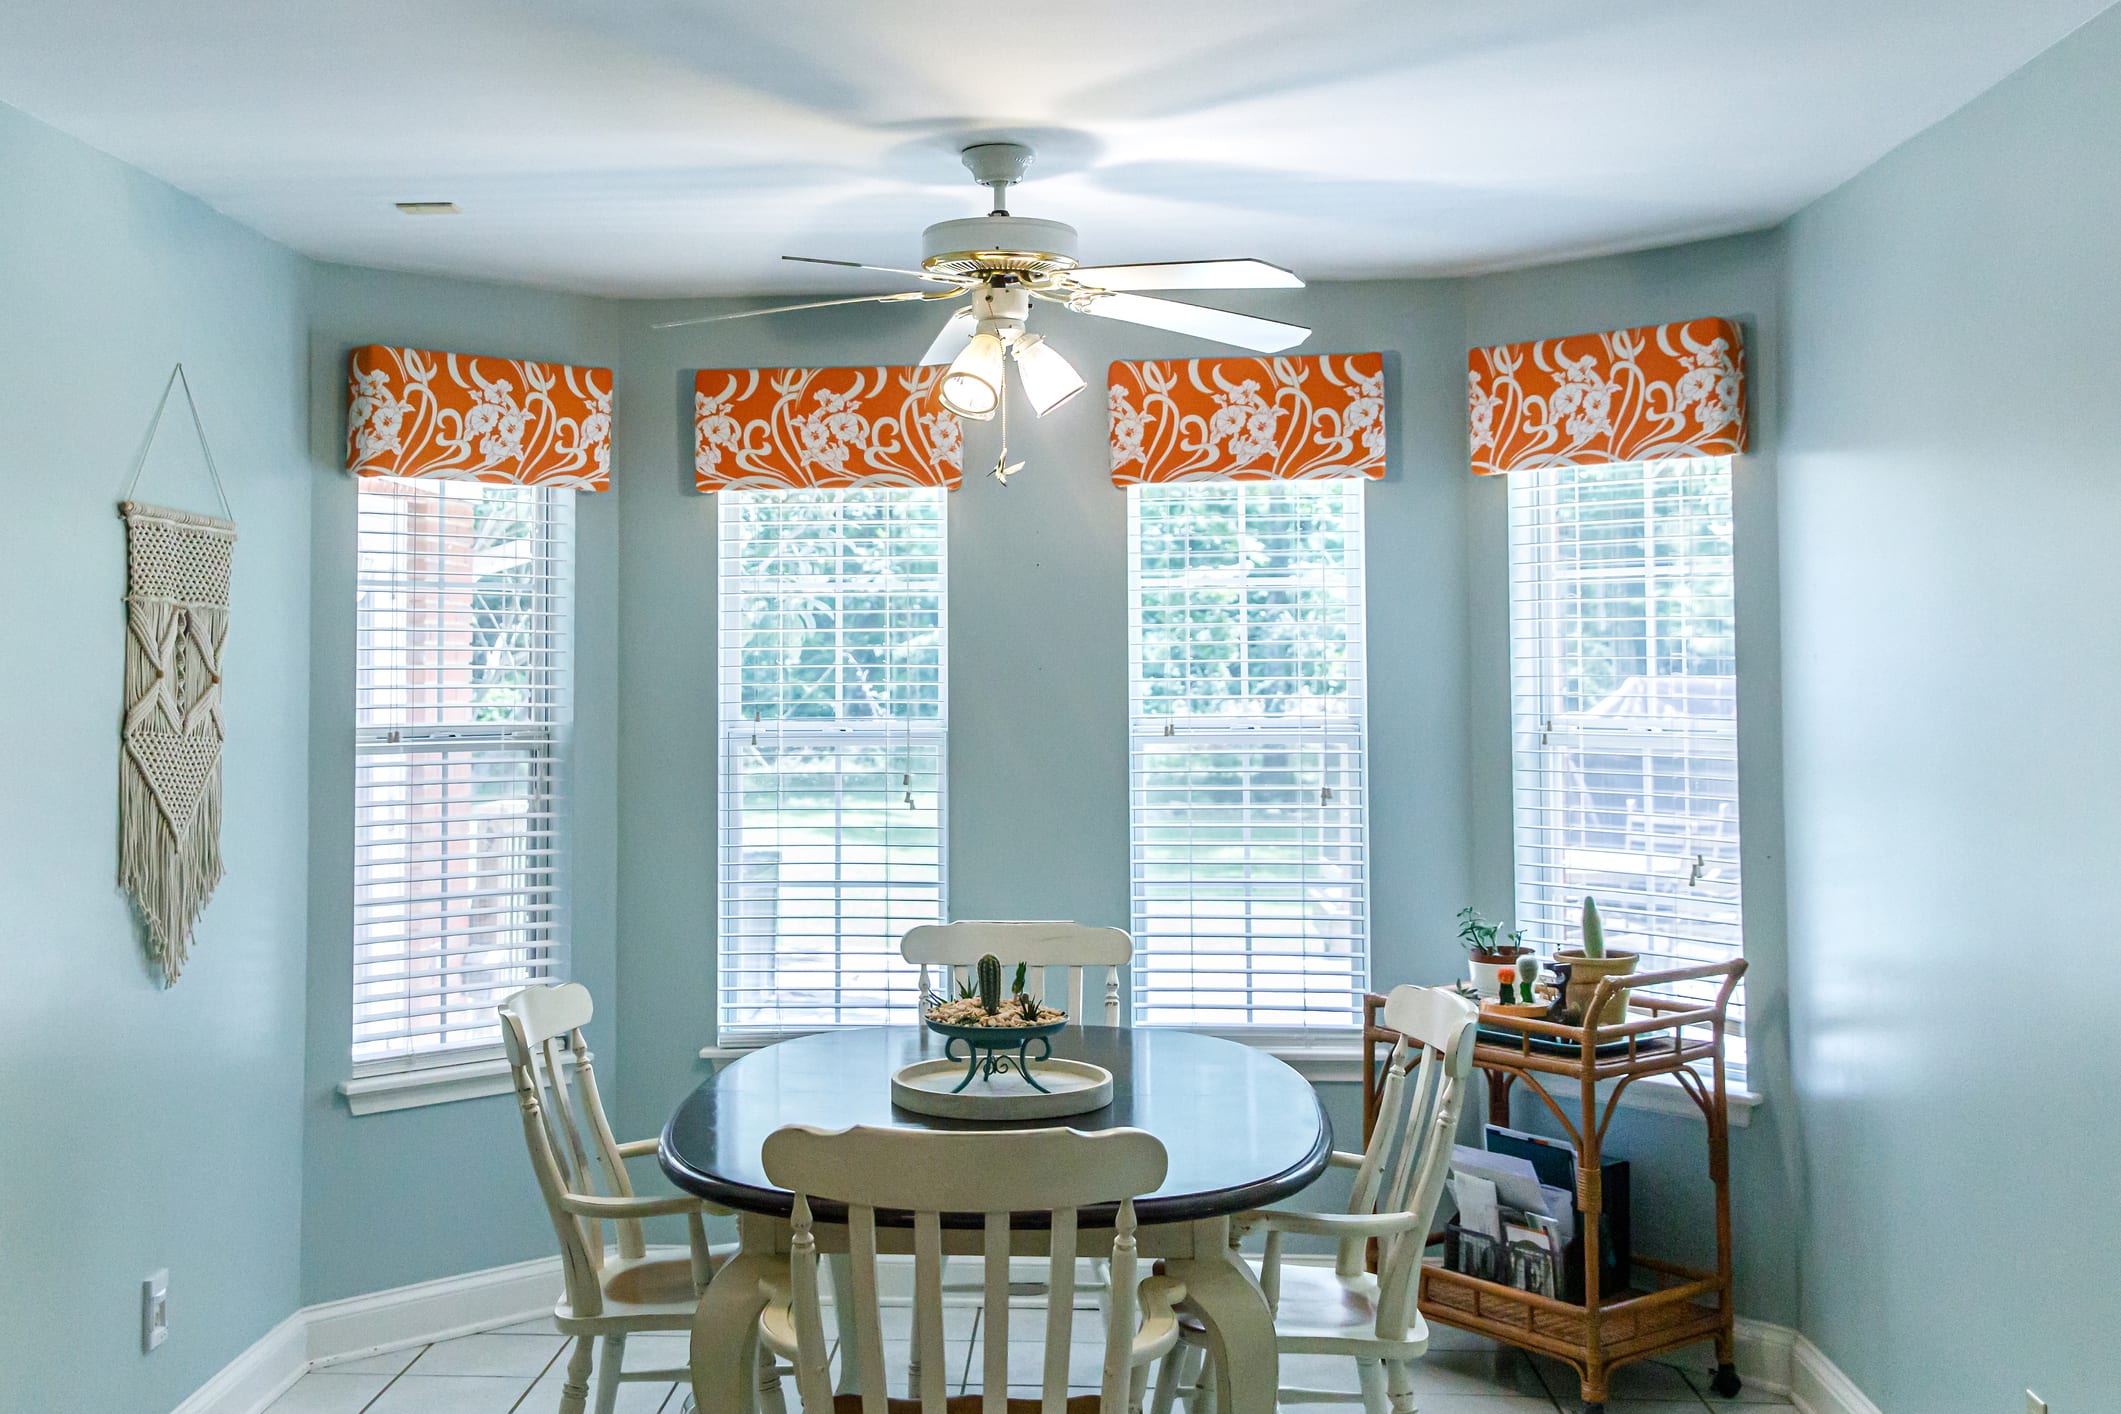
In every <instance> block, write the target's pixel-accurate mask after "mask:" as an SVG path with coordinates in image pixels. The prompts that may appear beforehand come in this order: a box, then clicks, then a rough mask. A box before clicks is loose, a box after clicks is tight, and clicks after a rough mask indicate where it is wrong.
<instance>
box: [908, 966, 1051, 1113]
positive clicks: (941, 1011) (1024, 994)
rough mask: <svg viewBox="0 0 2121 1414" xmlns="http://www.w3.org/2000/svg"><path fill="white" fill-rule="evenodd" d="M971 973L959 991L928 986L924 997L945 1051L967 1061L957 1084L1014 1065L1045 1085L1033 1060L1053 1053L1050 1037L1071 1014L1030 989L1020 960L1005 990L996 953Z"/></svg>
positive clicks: (1027, 970)
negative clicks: (1033, 1069) (952, 994)
mask: <svg viewBox="0 0 2121 1414" xmlns="http://www.w3.org/2000/svg"><path fill="white" fill-rule="evenodd" d="M973 975H974V977H975V979H976V980H975V981H974V982H971V983H965V984H963V985H961V986H959V988H958V994H957V995H956V996H955V997H949V996H945V995H943V994H942V993H940V992H930V993H929V994H928V995H927V996H926V997H924V998H923V999H922V1002H923V1008H924V1009H923V1015H924V1016H925V1017H926V1019H927V1022H928V1029H929V1030H931V1031H933V1032H935V1033H936V1034H938V1035H940V1036H942V1037H944V1038H945V1040H944V1042H943V1054H944V1055H945V1056H947V1057H949V1058H950V1059H951V1060H963V1061H964V1062H965V1078H964V1079H963V1080H961V1081H959V1082H958V1086H957V1088H958V1089H959V1090H962V1089H964V1088H965V1087H966V1086H967V1085H970V1084H971V1083H972V1082H973V1080H974V1079H980V1080H990V1081H991V1080H992V1079H993V1078H994V1077H995V1076H997V1075H1000V1074H1004V1073H1006V1072H1008V1071H1010V1070H1014V1071H1015V1072H1016V1073H1017V1074H1018V1075H1021V1076H1022V1077H1023V1078H1024V1080H1025V1082H1026V1083H1028V1084H1029V1085H1030V1086H1031V1087H1032V1088H1033V1089H1034V1090H1039V1091H1044V1090H1045V1088H1046V1087H1045V1086H1043V1085H1041V1084H1039V1081H1038V1077H1037V1076H1035V1075H1033V1074H1032V1073H1031V1065H1032V1062H1034V1061H1042V1060H1045V1059H1047V1058H1049V1057H1050V1056H1051V1055H1052V1054H1053V1043H1052V1042H1051V1041H1050V1040H1049V1039H1047V1038H1048V1037H1050V1036H1052V1035H1053V1033H1054V1032H1056V1031H1058V1030H1060V1029H1061V1027H1063V1026H1065V1025H1067V1024H1068V1014H1067V1013H1066V1012H1064V1011H1057V1010H1055V1009H1054V1008H1052V1007H1049V1006H1047V1005H1045V1004H1044V1003H1043V1002H1041V1001H1040V1000H1039V999H1038V998H1037V997H1035V996H1033V995H1031V993H1030V992H1029V991H1028V990H1027V989H1026V987H1025V982H1026V979H1027V978H1028V977H1029V975H1030V967H1029V965H1028V964H1026V963H1021V962H1020V963H1018V964H1017V965H1016V976H1015V977H1014V979H1013V980H1012V984H1011V986H1010V988H1009V994H1008V995H1007V996H1004V994H1003V992H1002V962H1001V959H1000V958H998V957H996V956H995V955H994V954H993V953H988V954H987V955H986V956H984V957H982V958H981V959H980V960H979V962H978V963H977V964H976V965H975V966H974V968H973ZM1033 1041H1036V1042H1038V1044H1039V1047H1040V1051H1039V1054H1038V1055H1036V1056H1034V1055H1032V1054H1031V1043H1032V1042H1033ZM960 1045H963V1046H964V1048H965V1051H964V1054H963V1055H962V1056H960V1055H959V1054H958V1051H957V1048H958V1046H960ZM1012 1051H1013V1052H1014V1054H1011V1052H1012ZM953 1093H955V1092H953Z"/></svg>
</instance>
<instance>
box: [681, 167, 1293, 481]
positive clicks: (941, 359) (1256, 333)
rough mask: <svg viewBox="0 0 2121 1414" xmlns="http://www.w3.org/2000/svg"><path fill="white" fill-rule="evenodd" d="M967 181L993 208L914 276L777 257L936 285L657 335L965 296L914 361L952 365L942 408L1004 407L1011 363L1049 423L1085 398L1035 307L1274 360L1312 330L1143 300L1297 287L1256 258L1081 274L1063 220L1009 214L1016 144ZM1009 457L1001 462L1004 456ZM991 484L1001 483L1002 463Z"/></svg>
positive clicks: (938, 247)
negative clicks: (802, 312) (1033, 326)
mask: <svg viewBox="0 0 2121 1414" xmlns="http://www.w3.org/2000/svg"><path fill="white" fill-rule="evenodd" d="M960 156H961V157H962V159H963V161H964V164H965V166H966V167H967V168H968V169H970V171H971V173H972V179H973V180H974V181H975V182H977V183H979V184H980V185H981V186H983V187H986V188H988V189H989V190H990V191H992V192H993V194H994V207H993V210H991V211H989V212H988V213H987V214H986V215H985V216H971V217H966V218H963V219H960V220H955V221H940V222H937V223H936V224H935V225H933V226H930V227H929V228H928V229H927V230H926V231H925V232H923V233H922V237H921V247H922V251H923V255H922V258H921V268H920V269H918V270H905V269H899V268H897V267H894V266H888V265H864V264H862V263H861V262H860V261H855V260H822V259H818V258H816V257H814V256H802V255H784V256H782V257H781V258H782V259H783V260H797V261H802V262H803V263H805V264H810V265H838V266H844V267H845V268H847V269H850V270H874V271H878V272H880V273H883V274H890V275H904V276H907V277H909V278H911V279H916V280H921V281H924V282H926V283H927V284H928V285H929V286H931V287H932V288H928V289H920V290H905V291H901V292H899V293H897V294H888V295H855V296H852V297H850V298H845V299H824V300H809V301H806V302H804V303H801V304H784V305H776V306H774V307H772V308H770V309H747V310H743V311H740V312H738V313H736V314H713V315H708V316H706V317H705V318H701V319H674V320H670V321H667V322H665V323H661V324H657V325H656V326H655V327H656V328H658V329H677V328H683V327H685V326H687V325H692V324H711V323H714V322H717V321H719V320H724V319H750V318H753V317H755V316H758V315H762V314H785V313H788V312H791V311H793V310H798V309H823V308H825V307H827V306H830V305H841V304H896V303H904V302H907V301H922V302H929V301H935V302H941V301H948V300H958V299H965V298H967V297H968V296H969V303H966V304H965V305H963V306H962V307H960V308H958V309H956V310H954V311H953V312H952V313H951V315H950V319H949V322H947V323H946V324H944V325H943V328H942V332H941V333H939V334H937V335H936V336H935V341H934V342H933V343H932V344H930V345H929V346H928V351H927V352H926V353H925V354H923V355H922V356H921V359H920V362H921V363H922V364H923V365H930V364H938V363H948V364H949V365H950V368H949V371H948V372H947V373H945V374H944V375H943V380H942V385H941V387H940V388H939V389H938V396H939V397H940V398H941V400H942V403H943V406H944V407H946V408H948V409H950V411H952V412H954V413H956V414H957V415H958V416H960V417H969V418H975V419H978V420H980V421H982V422H984V421H986V420H987V419H989V418H991V417H993V416H994V414H995V412H996V411H997V410H1000V411H1001V413H1002V415H1003V417H1004V419H1006V418H1007V416H1008V408H1007V406H1006V403H1005V401H1004V397H1005V393H1006V389H1007V383H1006V378H1007V363H1006V362H1005V358H1006V359H1013V360H1014V361H1015V363H1016V372H1017V379H1018V381H1019V383H1021V385H1022V386H1023V390H1024V394H1025V396H1026V398H1027V399H1028V400H1029V401H1030V403H1031V407H1032V410H1033V411H1034V412H1036V413H1037V414H1038V415H1039V416H1040V417H1044V416H1045V415H1046V414H1047V413H1049V412H1051V411H1053V409H1055V408H1057V407H1059V406H1060V405H1061V404H1062V403H1064V402H1066V401H1067V400H1068V399H1069V398H1071V397H1074V396H1075V395H1076V394H1077V393H1079V392H1081V391H1082V390H1083V386H1084V385H1083V380H1082V376H1081V375H1080V374H1078V373H1077V372H1076V371H1075V369H1074V368H1073V367H1072V366H1071V365H1070V364H1069V363H1068V361H1067V359H1065V358H1063V357H1061V355H1060V353H1059V352H1058V351H1057V350H1055V349H1054V348H1053V346H1052V345H1050V344H1048V343H1047V342H1046V340H1045V338H1044V336H1042V335H1039V334H1031V333H1026V332H1025V328H1024V326H1025V324H1026V322H1027V321H1028V320H1029V319H1030V316H1031V310H1032V307H1033V302H1034V301H1046V302H1049V303H1052V304H1058V305H1061V306H1062V307H1064V308H1067V309H1070V310H1073V311H1074V312H1076V313H1077V314H1088V315H1093V316H1095V317H1097V318H1100V319H1119V320H1124V321H1125V322H1127V323H1129V324H1146V325H1148V326H1149V327H1150V328H1152V329H1168V330H1170V331H1172V332H1174V333H1179V334H1191V335H1193V336H1194V337H1196V338H1202V339H1212V340H1214V341H1216V342H1218V343H1224V344H1235V345H1236V346H1238V347H1239V348H1245V349H1252V350H1255V351H1256V352H1259V353H1278V352H1280V351H1281V350H1283V349H1286V348H1290V347H1293V346H1294V345H1296V344H1299V343H1302V342H1303V341H1304V340H1305V339H1307V338H1309V337H1310V335H1311V331H1310V330H1309V329H1306V328H1304V327H1302V326H1301V325H1296V324H1284V323H1282V322H1280V321H1279V320H1274V319H1259V318H1255V317H1254V316H1252V315H1249V314H1236V313H1233V312H1231V311H1229V310H1226V309H1210V308H1207V307H1206V306H1204V305H1197V304H1185V303H1182V302H1180V301H1178V300H1169V299H1158V298H1156V297H1155V296H1153V295H1146V294H1142V293H1139V292H1140V291H1143V290H1270V289H1272V290H1286V289H1301V288H1303V283H1304V282H1303V281H1302V280H1300V279H1298V278H1297V277H1296V276H1295V275H1294V274H1292V273H1290V272H1289V271H1287V270H1284V269H1282V268H1281V267H1280V266H1278V265H1269V264H1268V263H1267V262H1266V261H1263V260H1176V261H1166V262H1162V263H1156V264H1148V265H1081V264H1078V263H1077V261H1076V256H1075V251H1076V236H1075V228H1074V227H1073V226H1068V225H1064V224H1062V223H1061V222H1059V221H1041V220H1038V219H1036V218H1034V217H1029V216H1012V215H1010V214H1009V208H1008V196H1009V188H1010V187H1011V186H1013V185H1014V184H1016V183H1017V182H1020V181H1022V180H1023V177H1024V169H1025V168H1027V167H1029V166H1030V165H1031V156H1032V154H1031V149H1030V148H1028V147H1026V146H1024V145H1023V144H1021V143H1014V142H983V143H976V144H974V145H973V146H971V147H967V148H966V149H964V151H963V152H962V153H961V154H960ZM1003 455H1004V457H1006V455H1007V453H1006V451H1005V452H1004V454H1003ZM995 470H996V476H997V478H998V479H1000V480H1002V481H1003V483H1004V484H1007V476H1008V472H1010V471H1013V470H1015V468H1013V467H1009V468H1004V467H1003V465H1002V463H1000V462H997V463H996V466H995Z"/></svg>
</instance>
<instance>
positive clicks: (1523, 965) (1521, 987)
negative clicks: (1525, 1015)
mask: <svg viewBox="0 0 2121 1414" xmlns="http://www.w3.org/2000/svg"><path fill="white" fill-rule="evenodd" d="M1516 972H1517V1000H1518V1001H1519V1002H1521V1003H1523V1004H1525V1005H1527V1006H1530V1005H1532V1004H1534V1003H1535V1002H1537V1001H1538V998H1537V997H1536V996H1534V995H1533V991H1532V988H1533V985H1534V984H1535V983H1537V982H1538V981H1539V959H1538V958H1536V957H1534V956H1532V955H1531V954H1530V953H1526V954H1525V955H1524V956H1523V957H1520V958H1518V959H1517V967H1516ZM1509 990H1510V988H1509V983H1508V981H1507V980H1505V981H1504V983H1503V991H1505V992H1507V991H1509ZM1505 1000H1507V998H1505Z"/></svg>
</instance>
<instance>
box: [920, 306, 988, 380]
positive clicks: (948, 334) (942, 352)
mask: <svg viewBox="0 0 2121 1414" xmlns="http://www.w3.org/2000/svg"><path fill="white" fill-rule="evenodd" d="M978 323H979V319H978V318H977V317H976V316H975V315H974V314H973V313H972V311H971V310H970V309H961V310H959V311H958V312H957V313H955V314H953V315H951V316H950V322H949V323H947V324H945V325H944V326H943V331H942V332H941V333H940V334H937V335H936V336H935V342H934V343H932V344H930V345H928V352H926V353H924V354H922V355H921V362H920V366H921V367H922V368H927V367H929V366H930V365H931V364H937V363H948V362H949V361H950V360H951V359H953V358H956V357H957V356H958V354H959V353H960V352H961V351H962V350H963V349H964V347H965V340H967V339H969V338H971V337H972V329H973V326H974V325H976V324H978Z"/></svg>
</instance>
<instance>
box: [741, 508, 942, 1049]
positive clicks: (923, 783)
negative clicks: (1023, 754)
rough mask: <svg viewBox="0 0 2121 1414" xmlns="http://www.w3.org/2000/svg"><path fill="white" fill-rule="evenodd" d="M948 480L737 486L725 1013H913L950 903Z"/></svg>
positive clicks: (768, 1026) (856, 1018) (791, 1026)
mask: <svg viewBox="0 0 2121 1414" xmlns="http://www.w3.org/2000/svg"><path fill="white" fill-rule="evenodd" d="M946 494H947V493H946V492H944V491H943V490H941V489H940V488H888V489H850V490H840V491H724V492H721V493H719V494H718V495H717V496H716V498H715V499H716V501H717V502H718V503H719V511H720V516H721V562H720V577H721V598H720V604H721V634H720V638H721V649H720V655H719V663H720V667H719V677H720V694H719V695H720V710H719V718H720V738H721V830H720V835H721V844H720V864H719V870H718V873H719V880H720V887H719V892H720V918H721V966H720V970H719V973H718V985H717V991H718V1005H719V1014H720V1023H721V1033H722V1034H723V1035H724V1036H725V1037H727V1036H731V1035H741V1034H743V1033H745V1032H752V1033H759V1032H785V1031H801V1030H812V1029H816V1028H819V1027H824V1026H835V1025H875V1024H878V1023H881V1022H885V1021H892V1020H897V1021H904V1020H906V1019H907V1018H909V1017H911V1016H912V1015H913V1014H914V1012H915V1010H916V1008H917V1006H918V1001H919V991H920V971H919V969H918V968H915V967H910V966H908V965H907V964H906V963H905V962H904V961H903V960H902V959H901V958H900V957H899V953H898V944H899V938H900V937H901V935H903V934H904V933H905V931H906V930H907V929H909V928H912V927H914V926H915V925H917V924H922V923H937V922H940V921H942V918H943V898H944V819H945V805H944V786H945V767H946V760H947V745H948V736H949V727H948V718H947V712H946V689H947V662H948V652H947V645H946V636H945V626H944V612H945V603H946V589H945V581H944V574H945V553H944V551H945V541H944V532H945V520H946V507H945V505H944V500H943V498H944V496H945V495H946Z"/></svg>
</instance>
